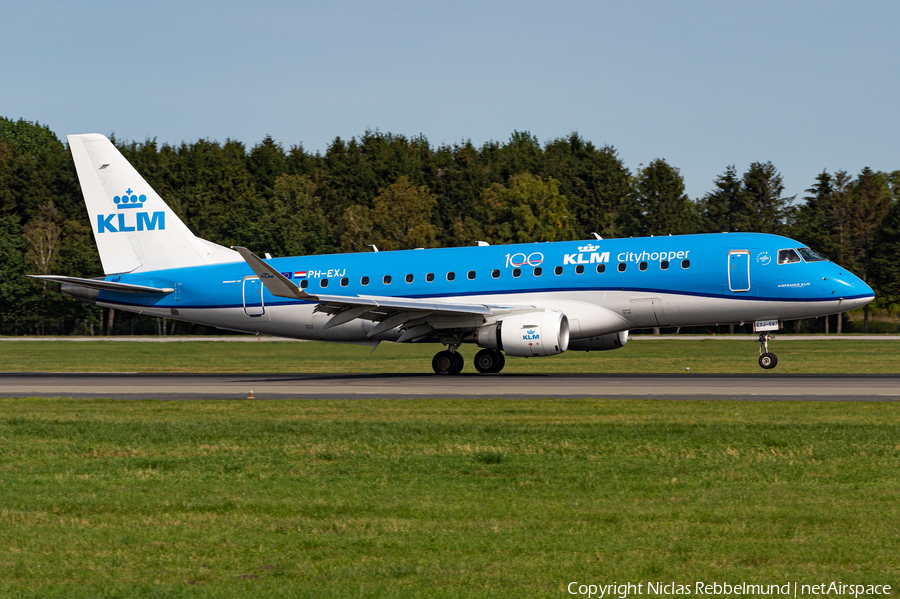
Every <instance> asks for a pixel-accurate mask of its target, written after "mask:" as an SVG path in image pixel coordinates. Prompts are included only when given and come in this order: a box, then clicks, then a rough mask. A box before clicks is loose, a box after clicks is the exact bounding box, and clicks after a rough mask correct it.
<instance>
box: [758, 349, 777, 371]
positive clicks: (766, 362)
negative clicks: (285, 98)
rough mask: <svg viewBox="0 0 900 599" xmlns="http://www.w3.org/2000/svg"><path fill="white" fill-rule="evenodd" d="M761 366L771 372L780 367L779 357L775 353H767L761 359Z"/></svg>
mask: <svg viewBox="0 0 900 599" xmlns="http://www.w3.org/2000/svg"><path fill="white" fill-rule="evenodd" d="M759 365H760V366H762V367H763V368H765V369H766V370H769V369H771V368H775V366H777V365H778V356H776V355H775V354H773V353H769V352H766V353H764V354H763V355H761V356H760V357H759Z"/></svg>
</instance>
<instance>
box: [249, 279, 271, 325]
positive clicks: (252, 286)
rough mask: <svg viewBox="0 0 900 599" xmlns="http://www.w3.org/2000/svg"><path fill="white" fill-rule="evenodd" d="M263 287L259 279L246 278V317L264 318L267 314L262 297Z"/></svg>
mask: <svg viewBox="0 0 900 599" xmlns="http://www.w3.org/2000/svg"><path fill="white" fill-rule="evenodd" d="M262 290H263V286H262V283H261V282H260V280H259V277H257V276H254V275H250V276H248V277H244V316H251V317H254V316H262V315H263V314H265V313H266V307H265V305H264V304H263V295H262Z"/></svg>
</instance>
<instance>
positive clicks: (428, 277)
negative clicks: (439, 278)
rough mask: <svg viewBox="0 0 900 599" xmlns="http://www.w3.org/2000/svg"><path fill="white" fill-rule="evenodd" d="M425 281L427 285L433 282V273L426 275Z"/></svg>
mask: <svg viewBox="0 0 900 599" xmlns="http://www.w3.org/2000/svg"><path fill="white" fill-rule="evenodd" d="M425 280H426V281H428V282H429V283H431V282H432V281H434V273H433V272H430V273H428V274H427V275H425Z"/></svg>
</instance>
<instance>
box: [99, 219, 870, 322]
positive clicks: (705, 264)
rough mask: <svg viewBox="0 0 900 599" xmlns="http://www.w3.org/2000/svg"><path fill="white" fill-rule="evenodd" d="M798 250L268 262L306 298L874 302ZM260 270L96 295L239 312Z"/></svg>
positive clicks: (791, 245) (658, 244)
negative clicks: (606, 294)
mask: <svg viewBox="0 0 900 599" xmlns="http://www.w3.org/2000/svg"><path fill="white" fill-rule="evenodd" d="M802 247H803V244H801V243H799V242H797V241H794V240H791V239H788V238H786V237H781V236H777V235H768V234H761V233H718V234H704V235H679V236H666V237H648V238H630V239H604V240H592V241H562V242H548V243H528V244H515V245H503V246H472V247H461V248H438V249H422V250H403V251H395V252H366V253H355V254H328V255H318V256H299V257H286V258H273V259H271V260H267V263H268V264H270V265H271V266H272V267H273V268H275V269H276V270H278V271H280V272H282V273H283V274H285V275H286V276H287V278H289V279H291V280H292V281H293V282H294V283H295V284H297V285H298V286H302V281H306V282H307V283H306V287H305V288H304V290H305V291H306V292H308V293H310V294H317V293H321V294H329V295H342V296H343V295H346V296H368V295H371V296H386V297H397V298H417V299H424V298H464V297H472V296H507V297H509V299H510V301H513V300H515V301H528V300H529V299H533V298H540V297H545V296H546V295H547V294H553V293H559V292H587V291H610V292H613V291H616V292H633V293H643V294H646V293H657V294H674V295H681V296H689V297H707V298H718V299H740V300H754V301H777V302H825V301H833V300H836V299H839V298H842V299H844V300H858V299H865V298H872V297H874V293H873V292H872V290H871V288H869V286H868V285H866V284H865V283H864V282H863V281H862V280H860V279H859V278H858V277H856V276H855V275H853V274H851V273H850V272H849V271H847V270H846V269H844V268H842V267H840V266H839V265H837V264H834V263H833V262H831V261H828V260H821V261H815V262H807V261H805V260H801V261H799V262H794V263H786V264H779V263H778V253H779V251H781V250H786V249H797V248H802ZM742 254H743V255H742ZM730 256H734V257H735V259H734V260H732V261H731V263H729V257H730ZM621 265H624V271H620V268H622V266H621ZM664 266H666V268H663V267H664ZM536 269H540V270H536ZM516 270H518V271H519V273H518V275H519V276H514V274H515V271H516ZM560 270H561V272H560V273H559V274H557V272H558V271H560ZM598 270H602V272H598ZM736 271H737V272H736ZM536 272H539V274H535V273H536ZM448 273H453V280H448ZM429 274H430V275H433V280H430V281H429V280H428V278H429ZM298 275H299V276H298ZM410 275H411V279H412V280H411V282H407V279H408V278H409V277H410ZM253 276H254V273H253V271H252V270H251V269H250V267H249V265H248V264H247V263H246V262H234V263H227V264H218V265H210V266H195V267H189V268H179V269H170V270H158V271H153V272H143V273H136V274H122V275H113V276H108V277H106V280H108V281H118V282H123V283H130V284H137V285H148V286H157V287H175V288H176V293H174V294H169V295H166V296H162V297H159V296H155V297H154V296H138V297H135V296H134V295H132V294H124V293H117V292H110V291H101V292H100V295H99V298H98V299H99V301H102V302H106V303H110V304H121V305H130V306H148V307H150V306H153V307H158V308H184V309H187V308H194V309H204V308H229V307H241V306H243V305H244V286H243V282H244V279H245V278H246V277H253ZM386 276H387V277H390V282H389V283H386V282H385V277H386ZM365 280H367V284H363V282H364V281H365ZM323 284H324V285H325V286H324V287H323V286H322V285H323ZM260 291H261V293H262V302H263V303H264V304H265V305H266V306H279V305H289V304H298V303H306V302H304V300H297V299H285V298H277V297H274V296H272V295H271V294H270V293H269V292H268V290H266V289H265V287H262V288H261V290H260Z"/></svg>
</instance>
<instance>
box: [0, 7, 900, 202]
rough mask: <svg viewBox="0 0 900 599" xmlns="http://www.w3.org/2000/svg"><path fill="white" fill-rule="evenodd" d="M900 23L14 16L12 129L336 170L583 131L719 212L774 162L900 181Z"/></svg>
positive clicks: (525, 11) (588, 16) (1, 105)
mask: <svg viewBox="0 0 900 599" xmlns="http://www.w3.org/2000/svg"><path fill="white" fill-rule="evenodd" d="M898 24H900V2H895V1H894V2H888V1H879V2H874V1H873V2H867V1H865V0H862V1H857V2H854V3H850V2H834V1H830V0H822V1H818V2H801V1H796V2H791V1H787V0H780V1H769V0H754V1H753V2H725V1H682V2H678V1H672V0H669V1H661V0H647V1H632V2H600V1H595V2H561V3H550V2H529V1H519V2H491V1H479V2H469V1H456V2H452V3H449V2H448V3H429V2H406V1H400V2H358V1H340V0H336V1H332V2H315V3H313V2H296V1H295V2H290V1H267V0H261V1H256V2H231V1H221V2H204V3H199V2H191V1H190V0H185V1H182V2H172V1H167V0H166V1H158V2H143V3H137V2H121V1H119V2H111V1H106V0H100V1H97V2H92V3H87V2H77V1H76V2H73V1H71V0H68V1H59V2H52V1H46V0H32V1H29V2H19V3H7V5H6V6H4V9H3V18H2V20H0V74H2V78H0V115H2V116H5V117H8V118H14V119H16V118H20V117H21V118H25V119H27V120H30V121H39V122H40V123H43V124H47V125H49V126H50V128H51V129H52V130H54V131H55V132H56V133H57V135H59V136H60V138H62V139H64V136H65V135H66V134H67V133H105V134H109V133H111V132H115V134H116V135H117V136H118V137H119V138H120V139H134V140H138V141H143V140H145V139H147V138H148V137H155V138H157V140H158V141H159V142H169V143H179V142H181V141H193V140H196V139H199V138H209V139H213V140H219V141H224V140H225V139H226V138H232V139H237V140H240V141H242V142H244V143H246V144H247V145H248V146H252V145H255V144H256V143H258V142H259V141H260V140H261V139H262V138H263V137H264V136H265V135H266V134H270V135H272V137H273V138H275V139H276V140H278V141H280V142H281V143H283V144H284V145H285V147H288V146H291V145H294V144H302V145H303V146H304V147H305V148H306V149H308V150H312V151H316V150H318V151H322V152H324V151H325V150H326V148H327V147H328V145H329V143H330V142H331V141H332V140H333V139H334V138H335V137H336V136H341V137H343V138H349V137H352V136H355V135H360V134H361V133H363V132H364V131H365V130H366V129H378V130H380V131H382V132H392V133H397V134H403V135H408V136H412V135H418V134H420V133H421V134H424V135H425V136H426V137H427V138H428V139H429V140H430V141H431V142H432V144H441V143H455V142H460V141H462V140H465V139H471V140H472V141H473V142H474V143H476V144H481V143H483V142H485V141H488V140H499V141H505V140H507V139H508V138H509V136H510V134H511V133H512V132H513V131H514V130H520V131H530V132H531V133H533V134H534V135H535V136H536V137H537V138H538V139H539V140H540V141H541V142H542V143H543V142H546V141H548V140H550V139H553V138H556V137H561V136H564V135H567V134H568V133H570V132H572V131H578V132H579V133H580V134H581V135H582V136H583V137H584V138H586V139H588V140H590V141H592V142H594V143H595V144H597V145H603V144H611V145H613V146H614V147H615V148H617V149H618V151H619V154H620V156H621V157H622V159H623V160H624V161H625V164H626V166H628V167H629V168H630V169H632V170H634V169H635V168H637V167H638V166H639V165H640V164H647V163H648V162H649V161H651V160H653V159H654V158H664V159H666V160H667V161H668V162H669V163H670V164H672V165H673V166H676V167H678V168H679V169H680V170H681V174H682V175H683V176H684V179H685V185H686V187H687V191H688V193H689V195H690V196H691V197H692V198H695V199H696V198H698V197H700V196H702V195H703V194H704V193H705V192H707V191H708V190H710V189H711V188H712V182H713V179H714V178H715V177H716V176H717V175H719V174H720V173H722V172H723V171H724V170H725V167H726V166H728V165H729V164H735V165H736V166H737V168H738V170H739V172H743V171H744V170H745V169H746V167H747V166H748V165H749V164H750V163H751V162H753V161H769V160H771V161H772V162H773V163H774V164H775V166H776V167H777V168H778V169H779V170H780V171H781V172H782V175H783V176H784V182H785V185H786V191H787V193H788V194H789V195H793V194H799V195H800V196H802V195H803V191H804V190H805V189H806V188H807V187H809V186H810V185H811V184H812V183H813V182H814V178H815V176H816V174H818V173H819V172H821V171H822V169H825V168H827V169H829V170H831V171H833V170H836V169H846V170H848V171H851V172H854V173H857V172H859V171H860V170H861V169H862V168H863V167H864V166H870V167H872V168H874V169H876V170H896V169H900V108H898V96H900V36H898V35H897V28H898Z"/></svg>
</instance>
